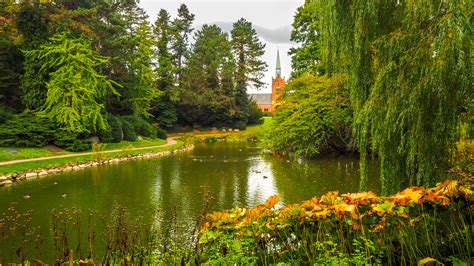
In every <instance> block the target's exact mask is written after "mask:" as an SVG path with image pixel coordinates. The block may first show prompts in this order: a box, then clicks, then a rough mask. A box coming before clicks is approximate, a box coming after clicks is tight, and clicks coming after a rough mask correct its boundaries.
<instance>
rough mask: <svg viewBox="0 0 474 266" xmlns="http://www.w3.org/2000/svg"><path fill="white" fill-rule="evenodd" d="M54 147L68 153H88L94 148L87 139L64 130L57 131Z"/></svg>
mask: <svg viewBox="0 0 474 266" xmlns="http://www.w3.org/2000/svg"><path fill="white" fill-rule="evenodd" d="M53 144H54V145H56V146H58V147H60V148H63V149H65V150H68V151H74V152H78V151H88V150H91V148H92V141H91V140H89V139H85V138H80V136H78V135H77V134H76V133H71V132H68V131H64V130H57V131H56V132H55V133H54V142H53Z"/></svg>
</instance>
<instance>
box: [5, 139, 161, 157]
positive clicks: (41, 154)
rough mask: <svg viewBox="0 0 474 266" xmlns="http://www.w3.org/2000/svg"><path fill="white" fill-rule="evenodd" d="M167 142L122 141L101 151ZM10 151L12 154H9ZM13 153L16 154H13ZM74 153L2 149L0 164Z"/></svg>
mask: <svg viewBox="0 0 474 266" xmlns="http://www.w3.org/2000/svg"><path fill="white" fill-rule="evenodd" d="M165 143H166V140H163V139H143V140H139V141H135V142H131V141H122V142H120V143H107V144H104V146H103V147H102V148H101V149H100V150H101V151H109V150H118V149H126V148H130V147H136V148H138V147H148V146H157V145H162V144H165ZM9 151H10V152H9ZM11 151H15V152H16V153H14V154H12V153H11ZM73 153H74V152H68V151H62V152H51V151H48V150H46V149H43V148H8V147H0V162H6V161H13V160H20V159H30V158H38V157H47V156H55V155H63V154H73ZM77 154H80V153H77Z"/></svg>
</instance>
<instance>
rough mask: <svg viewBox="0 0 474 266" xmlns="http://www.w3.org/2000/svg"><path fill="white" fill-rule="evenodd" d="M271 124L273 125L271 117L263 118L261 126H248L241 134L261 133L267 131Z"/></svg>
mask: <svg viewBox="0 0 474 266" xmlns="http://www.w3.org/2000/svg"><path fill="white" fill-rule="evenodd" d="M272 123H273V117H264V118H263V124H261V125H255V126H249V127H247V128H246V129H245V130H244V131H242V132H244V133H248V134H258V133H263V132H265V131H268V129H269V128H270V126H271V125H272Z"/></svg>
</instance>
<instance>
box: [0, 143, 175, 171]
mask: <svg viewBox="0 0 474 266" xmlns="http://www.w3.org/2000/svg"><path fill="white" fill-rule="evenodd" d="M176 141H177V143H176V144H174V145H171V146H166V147H156V148H150V149H145V150H138V151H126V150H124V151H120V152H112V153H106V154H97V155H82V156H81V155H79V156H77V157H69V158H58V159H50V160H44V161H35V162H26V163H17V164H11V165H3V166H0V175H7V174H13V173H19V172H24V171H27V170H32V169H44V168H52V167H58V166H62V165H66V164H71V163H82V162H87V161H90V160H92V159H94V158H98V157H99V158H101V159H106V158H116V157H125V156H128V155H137V154H143V153H148V152H160V151H167V150H174V149H177V148H180V147H181V146H183V142H182V141H180V140H176ZM163 142H165V141H163ZM156 145H159V144H156ZM145 146H148V145H145ZM136 147H138V146H136ZM142 147H143V146H142Z"/></svg>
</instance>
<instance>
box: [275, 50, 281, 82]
mask: <svg viewBox="0 0 474 266" xmlns="http://www.w3.org/2000/svg"><path fill="white" fill-rule="evenodd" d="M276 76H281V65H280V48H277V63H276Z"/></svg>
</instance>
